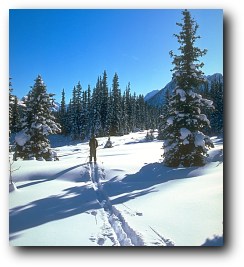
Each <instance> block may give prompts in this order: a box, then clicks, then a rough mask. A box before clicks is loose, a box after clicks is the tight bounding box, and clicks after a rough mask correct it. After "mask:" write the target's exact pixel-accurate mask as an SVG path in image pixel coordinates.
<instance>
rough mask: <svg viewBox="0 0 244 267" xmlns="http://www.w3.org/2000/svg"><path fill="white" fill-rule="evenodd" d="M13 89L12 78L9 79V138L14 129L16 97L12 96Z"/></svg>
mask: <svg viewBox="0 0 244 267" xmlns="http://www.w3.org/2000/svg"><path fill="white" fill-rule="evenodd" d="M12 92H13V88H12V83H11V78H9V136H10V134H11V130H12V128H13V106H14V95H13V94H12Z"/></svg>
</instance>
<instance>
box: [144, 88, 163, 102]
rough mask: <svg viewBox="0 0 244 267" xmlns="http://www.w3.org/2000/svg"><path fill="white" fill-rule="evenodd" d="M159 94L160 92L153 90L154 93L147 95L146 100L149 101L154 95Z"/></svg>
mask: <svg viewBox="0 0 244 267" xmlns="http://www.w3.org/2000/svg"><path fill="white" fill-rule="evenodd" d="M158 92H159V90H153V91H152V92H150V93H148V94H146V95H145V97H144V100H145V101H147V100H149V99H150V98H152V97H153V96H154V95H156V94H157V93H158Z"/></svg>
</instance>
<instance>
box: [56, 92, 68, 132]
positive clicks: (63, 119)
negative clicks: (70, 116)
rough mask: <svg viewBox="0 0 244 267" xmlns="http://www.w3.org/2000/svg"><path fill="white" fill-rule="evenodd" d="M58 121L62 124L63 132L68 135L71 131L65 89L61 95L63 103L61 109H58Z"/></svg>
mask: <svg viewBox="0 0 244 267" xmlns="http://www.w3.org/2000/svg"><path fill="white" fill-rule="evenodd" d="M58 122H59V123H60V125H62V132H61V133H62V134H64V135H67V134H68V132H69V130H68V129H69V126H68V124H67V109H66V101H65V91H64V89H63V91H62V95H61V103H60V109H59V111H58Z"/></svg>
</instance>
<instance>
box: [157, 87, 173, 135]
mask: <svg viewBox="0 0 244 267" xmlns="http://www.w3.org/2000/svg"><path fill="white" fill-rule="evenodd" d="M164 100H165V101H164V104H163V107H162V112H161V115H160V117H159V126H158V139H159V140H164V139H165V137H166V136H165V133H164V132H165V126H166V125H167V114H168V113H169V102H170V92H169V89H167V90H166V91H165V96H164Z"/></svg>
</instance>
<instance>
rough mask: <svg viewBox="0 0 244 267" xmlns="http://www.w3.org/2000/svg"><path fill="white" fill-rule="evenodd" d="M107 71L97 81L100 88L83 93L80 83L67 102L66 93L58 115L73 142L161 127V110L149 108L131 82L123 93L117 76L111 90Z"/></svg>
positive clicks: (65, 132) (64, 131) (63, 94)
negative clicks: (159, 125) (133, 89)
mask: <svg viewBox="0 0 244 267" xmlns="http://www.w3.org/2000/svg"><path fill="white" fill-rule="evenodd" d="M107 80H108V78H107V73H106V71H104V72H103V75H102V76H99V77H98V78H97V82H96V86H95V87H94V88H93V90H91V87H90V85H88V88H87V90H83V88H82V86H81V84H80V82H78V84H77V85H76V86H74V88H73V91H72V98H71V99H70V101H69V103H68V104H67V103H66V99H65V91H64V90H63V91H62V99H61V105H60V109H59V111H58V112H57V118H58V122H59V123H60V124H61V126H62V133H63V134H65V135H70V136H71V137H72V138H73V139H80V140H85V139H86V138H89V137H90V136H91V135H92V134H95V135H96V136H109V135H111V136H116V135H124V134H128V133H129V132H131V131H135V130H138V129H140V130H145V129H149V128H153V129H155V128H157V124H158V117H159V114H160V109H159V108H156V107H152V106H149V105H148V104H147V103H146V102H145V101H144V96H143V95H141V94H140V95H138V96H137V95H136V94H135V93H134V94H132V93H131V88H130V83H128V85H127V86H126V89H125V91H124V92H123V93H122V91H121V89H120V86H119V77H118V74H117V73H115V74H114V77H113V81H112V87H111V89H110V90H109V87H108V81H107Z"/></svg>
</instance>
